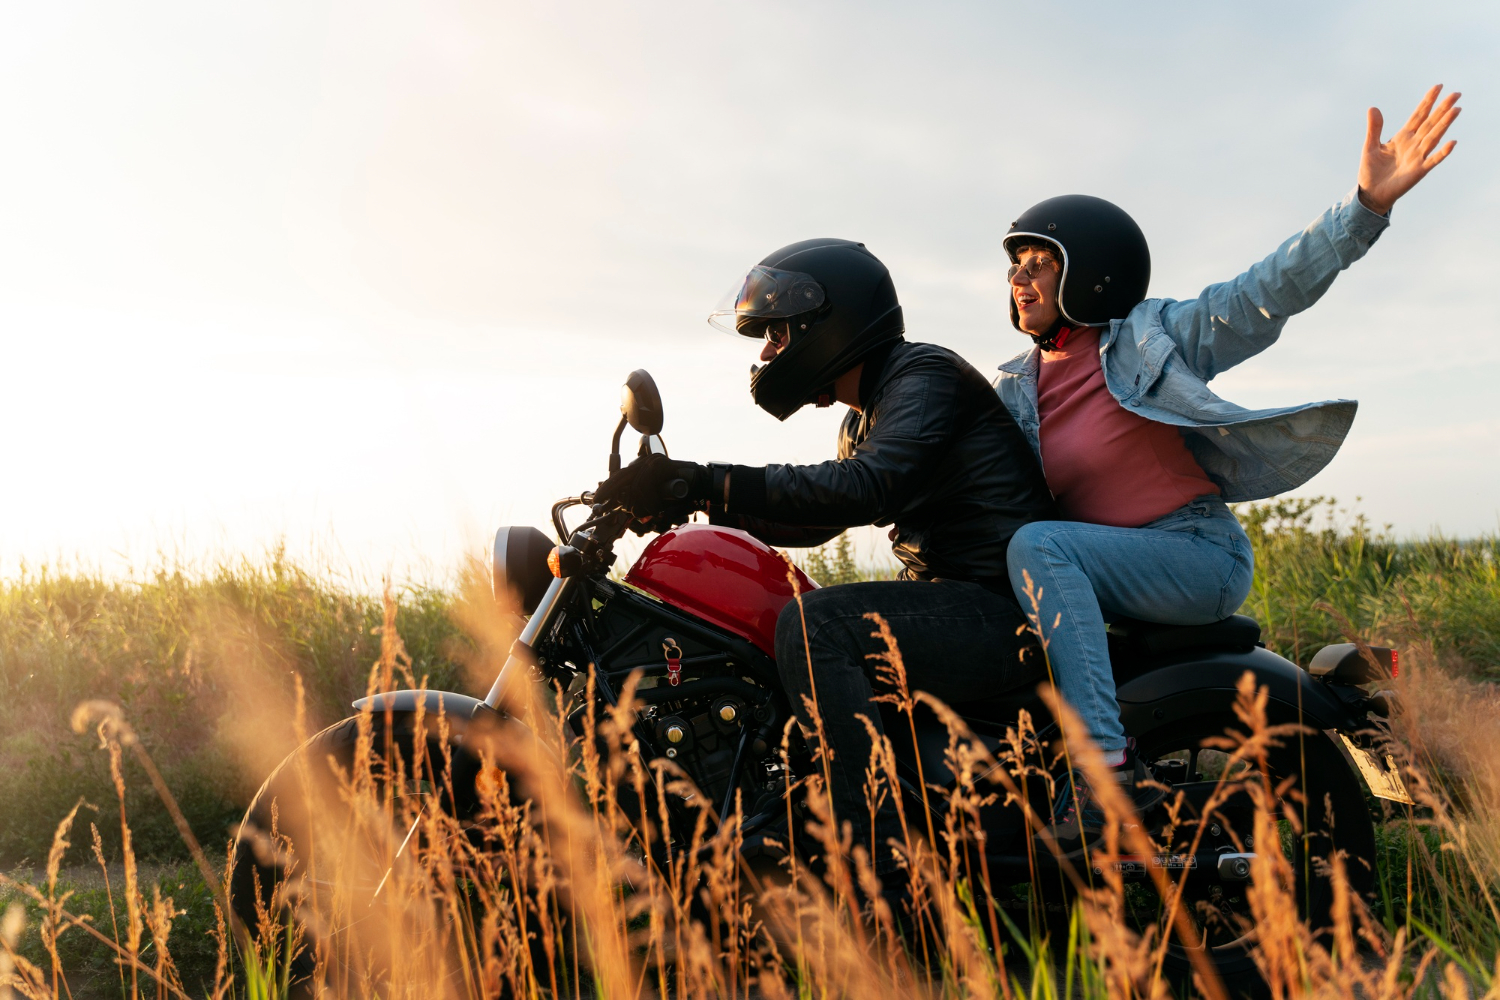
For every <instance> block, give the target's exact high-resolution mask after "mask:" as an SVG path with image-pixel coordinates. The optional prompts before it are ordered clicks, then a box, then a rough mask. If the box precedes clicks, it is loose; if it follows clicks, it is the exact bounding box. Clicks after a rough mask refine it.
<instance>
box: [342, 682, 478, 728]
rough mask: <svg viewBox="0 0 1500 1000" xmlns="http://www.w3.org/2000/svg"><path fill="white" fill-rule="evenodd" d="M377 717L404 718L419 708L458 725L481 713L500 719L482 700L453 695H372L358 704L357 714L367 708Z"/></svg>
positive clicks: (448, 692)
mask: <svg viewBox="0 0 1500 1000" xmlns="http://www.w3.org/2000/svg"><path fill="white" fill-rule="evenodd" d="M366 705H368V706H370V710H371V711H372V712H374V713H375V714H376V715H383V714H385V713H386V712H394V713H396V714H398V715H401V714H415V713H416V711H417V706H419V705H420V706H421V707H422V711H423V712H424V713H425V714H427V715H432V716H437V715H439V714H442V715H446V716H447V717H448V718H449V719H450V720H453V721H455V722H457V721H460V720H462V721H463V722H468V721H469V720H470V719H473V718H474V717H475V715H477V714H479V713H481V712H489V713H491V714H493V715H498V714H499V713H498V712H495V710H494V709H492V708H490V707H489V706H488V705H486V704H485V703H484V702H482V701H480V700H479V699H478V698H470V697H469V696H468V695H466V694H458V693H456V692H453V691H426V690H423V691H383V692H381V693H380V694H372V695H369V696H367V697H364V698H360V699H359V700H357V701H355V702H354V710H355V711H356V712H363V711H364V710H365V706H366Z"/></svg>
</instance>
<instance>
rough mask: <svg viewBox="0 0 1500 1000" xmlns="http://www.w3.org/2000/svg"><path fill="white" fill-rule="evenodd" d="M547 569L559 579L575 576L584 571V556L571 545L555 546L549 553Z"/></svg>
mask: <svg viewBox="0 0 1500 1000" xmlns="http://www.w3.org/2000/svg"><path fill="white" fill-rule="evenodd" d="M547 568H548V569H550V570H551V571H552V575H553V576H555V577H558V578H561V577H565V576H573V575H574V574H576V573H577V572H578V571H579V570H581V569H583V554H582V553H580V552H579V551H578V550H577V549H575V548H573V546H571V545H554V546H553V547H552V551H551V552H548V553H547Z"/></svg>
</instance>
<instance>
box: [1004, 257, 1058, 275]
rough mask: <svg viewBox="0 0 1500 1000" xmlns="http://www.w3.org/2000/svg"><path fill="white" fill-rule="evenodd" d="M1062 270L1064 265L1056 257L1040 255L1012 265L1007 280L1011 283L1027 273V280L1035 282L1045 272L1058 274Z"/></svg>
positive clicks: (1006, 273)
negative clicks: (1019, 275) (1023, 273)
mask: <svg viewBox="0 0 1500 1000" xmlns="http://www.w3.org/2000/svg"><path fill="white" fill-rule="evenodd" d="M1061 270H1062V264H1061V263H1059V262H1058V260H1057V258H1056V257H1053V256H1052V255H1051V254H1045V253H1039V254H1034V255H1032V256H1031V257H1029V258H1027V259H1026V260H1023V261H1019V262H1017V263H1015V264H1012V265H1011V266H1010V270H1008V271H1006V272H1005V280H1006V281H1011V280H1013V279H1014V278H1015V276H1016V275H1018V274H1020V273H1021V272H1022V271H1025V272H1026V280H1027V281H1035V280H1036V279H1037V277H1038V276H1040V275H1041V273H1042V272H1043V271H1051V272H1052V273H1053V274H1056V273H1057V272H1059V271H1061Z"/></svg>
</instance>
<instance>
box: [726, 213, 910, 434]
mask: <svg viewBox="0 0 1500 1000" xmlns="http://www.w3.org/2000/svg"><path fill="white" fill-rule="evenodd" d="M708 321H709V323H711V324H712V325H713V326H715V327H716V328H718V329H720V330H724V331H725V332H728V333H735V334H739V335H741V336H744V337H753V338H755V339H757V340H760V339H762V338H764V337H765V335H766V331H767V329H768V328H769V329H772V330H773V331H774V332H776V333H778V334H779V333H781V332H782V329H783V327H784V329H785V332H787V333H789V334H790V336H791V342H790V343H789V344H788V345H787V347H785V348H784V349H783V350H782V351H781V353H780V354H778V355H777V356H776V357H775V358H773V359H771V360H770V361H768V362H766V363H765V364H764V365H751V366H750V396H751V398H753V399H754V400H755V403H756V405H757V406H759V407H760V408H761V409H763V410H765V411H766V412H767V413H769V414H771V415H772V416H773V417H775V418H776V419H777V420H785V419H786V418H787V417H789V416H791V415H792V414H793V413H796V412H797V411H798V410H800V409H801V408H802V407H804V406H806V405H807V404H808V403H814V404H817V405H819V406H827V405H829V404H830V403H832V402H833V383H834V381H835V380H836V379H837V378H838V377H839V376H840V375H842V374H844V373H845V372H847V371H848V370H849V369H851V368H853V367H854V366H855V365H857V364H859V362H860V360H861V359H862V358H864V356H865V355H866V354H868V353H869V352H870V351H871V350H873V349H874V348H876V347H879V346H881V345H882V344H885V343H888V342H890V341H893V340H899V339H901V334H902V331H903V329H904V327H903V325H902V320H901V304H900V303H899V302H898V301H897V300H896V286H895V285H894V284H893V283H892V282H891V275H890V272H889V271H887V270H886V269H885V265H884V264H882V263H881V262H880V261H879V260H878V259H877V258H876V257H875V255H874V254H872V253H870V251H868V250H866V249H865V245H864V244H863V243H851V242H850V241H848V240H833V239H821V240H803V241H802V242H801V243H793V244H792V245H791V246H785V247H782V248H781V249H780V250H777V251H776V252H775V253H772V254H770V255H768V256H767V257H766V258H765V259H764V260H762V261H761V262H760V263H759V264H757V265H756V266H754V267H752V268H751V269H750V273H749V274H747V275H745V277H744V279H743V280H741V282H740V283H739V285H737V286H736V288H735V290H734V291H733V292H731V293H730V294H729V295H727V296H725V298H724V300H723V301H722V302H721V303H720V304H719V307H718V308H717V309H715V310H714V311H713V313H712V314H711V315H710V316H709V317H708Z"/></svg>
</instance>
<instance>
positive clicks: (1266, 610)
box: [1238, 497, 1500, 678]
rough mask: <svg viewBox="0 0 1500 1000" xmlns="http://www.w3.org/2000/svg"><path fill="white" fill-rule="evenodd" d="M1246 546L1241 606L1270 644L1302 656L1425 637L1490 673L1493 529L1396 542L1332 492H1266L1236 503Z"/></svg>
mask: <svg viewBox="0 0 1500 1000" xmlns="http://www.w3.org/2000/svg"><path fill="white" fill-rule="evenodd" d="M1238 513H1239V516H1240V520H1241V522H1242V523H1243V524H1244V525H1245V530H1246V531H1247V533H1248V534H1249V536H1250V542H1251V545H1252V546H1253V547H1254V549H1255V582H1254V585H1253V589H1252V590H1251V593H1250V597H1249V599H1248V600H1247V601H1246V602H1245V606H1244V608H1242V609H1241V610H1242V611H1243V613H1245V614H1248V615H1250V616H1252V617H1254V618H1255V619H1256V620H1258V621H1259V622H1260V625H1261V630H1262V638H1263V639H1264V640H1265V643H1266V645H1267V646H1269V647H1270V648H1272V649H1274V650H1276V651H1277V652H1278V653H1281V654H1282V655H1283V656H1286V657H1288V658H1289V659H1291V660H1294V661H1295V662H1298V663H1303V664H1305V663H1306V662H1307V660H1308V659H1309V658H1311V656H1312V654H1313V653H1314V652H1316V651H1317V650H1318V648H1319V647H1321V646H1323V645H1326V644H1327V643H1331V642H1343V641H1345V639H1346V637H1345V628H1346V623H1347V625H1348V626H1351V627H1352V628H1353V631H1354V632H1355V633H1356V634H1358V635H1359V636H1360V637H1361V638H1365V639H1368V640H1371V641H1377V640H1378V641H1384V642H1387V643H1391V644H1394V645H1398V646H1400V645H1405V644H1410V643H1415V642H1431V643H1432V645H1433V646H1434V648H1435V649H1436V650H1437V651H1438V652H1439V653H1446V654H1450V655H1451V657H1452V658H1455V659H1457V660H1459V661H1460V662H1461V663H1462V664H1463V665H1464V666H1466V667H1467V668H1468V669H1469V670H1470V671H1472V672H1474V673H1475V674H1477V675H1479V676H1483V677H1490V678H1497V677H1500V538H1496V537H1494V536H1487V537H1483V538H1479V539H1475V540H1472V541H1456V540H1453V539H1447V538H1442V537H1440V536H1433V537H1431V538H1427V539H1420V540H1411V541H1398V540H1396V539H1395V538H1394V537H1392V535H1391V533H1390V530H1389V528H1386V529H1384V530H1381V531H1377V530H1375V529H1373V528H1372V527H1371V525H1370V523H1369V521H1368V520H1367V519H1366V518H1365V517H1363V516H1362V515H1352V516H1351V515H1350V513H1349V511H1347V510H1344V509H1341V508H1339V507H1338V505H1337V502H1336V501H1334V500H1329V499H1325V498H1323V497H1314V498H1311V499H1287V500H1274V501H1269V502H1267V503H1260V504H1247V505H1244V506H1242V507H1240V508H1239V510H1238Z"/></svg>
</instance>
